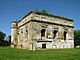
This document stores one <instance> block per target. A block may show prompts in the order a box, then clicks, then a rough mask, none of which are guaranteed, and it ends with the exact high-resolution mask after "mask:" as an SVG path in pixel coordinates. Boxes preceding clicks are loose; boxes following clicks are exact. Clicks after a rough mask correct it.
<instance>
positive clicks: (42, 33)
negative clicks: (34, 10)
mask: <svg viewBox="0 0 80 60" xmlns="http://www.w3.org/2000/svg"><path fill="white" fill-rule="evenodd" d="M41 37H45V29H42V30H41Z"/></svg>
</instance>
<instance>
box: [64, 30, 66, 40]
mask: <svg viewBox="0 0 80 60" xmlns="http://www.w3.org/2000/svg"><path fill="white" fill-rule="evenodd" d="M66 38H67V32H66V31H65V32H64V40H66Z"/></svg>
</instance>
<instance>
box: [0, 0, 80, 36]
mask: <svg viewBox="0 0 80 60" xmlns="http://www.w3.org/2000/svg"><path fill="white" fill-rule="evenodd" d="M35 9H38V10H40V11H41V10H43V9H45V10H47V11H48V12H49V13H50V14H55V15H58V16H64V17H67V18H71V19H73V20H74V29H75V30H78V29H80V0H0V31H2V32H4V33H5V34H6V36H9V35H10V34H11V21H16V20H17V21H18V20H20V19H21V18H22V17H24V15H25V14H27V13H28V12H29V11H31V10H35Z"/></svg>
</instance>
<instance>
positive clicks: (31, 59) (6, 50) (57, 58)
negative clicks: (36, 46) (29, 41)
mask: <svg viewBox="0 0 80 60" xmlns="http://www.w3.org/2000/svg"><path fill="white" fill-rule="evenodd" d="M0 60H80V49H62V50H60V49H58V50H46V51H28V50H21V49H14V48H10V47H0Z"/></svg>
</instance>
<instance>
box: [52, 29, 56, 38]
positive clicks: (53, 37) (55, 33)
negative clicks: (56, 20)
mask: <svg viewBox="0 0 80 60" xmlns="http://www.w3.org/2000/svg"><path fill="white" fill-rule="evenodd" d="M53 34H54V36H53V38H55V37H56V36H57V30H54V32H53Z"/></svg>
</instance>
